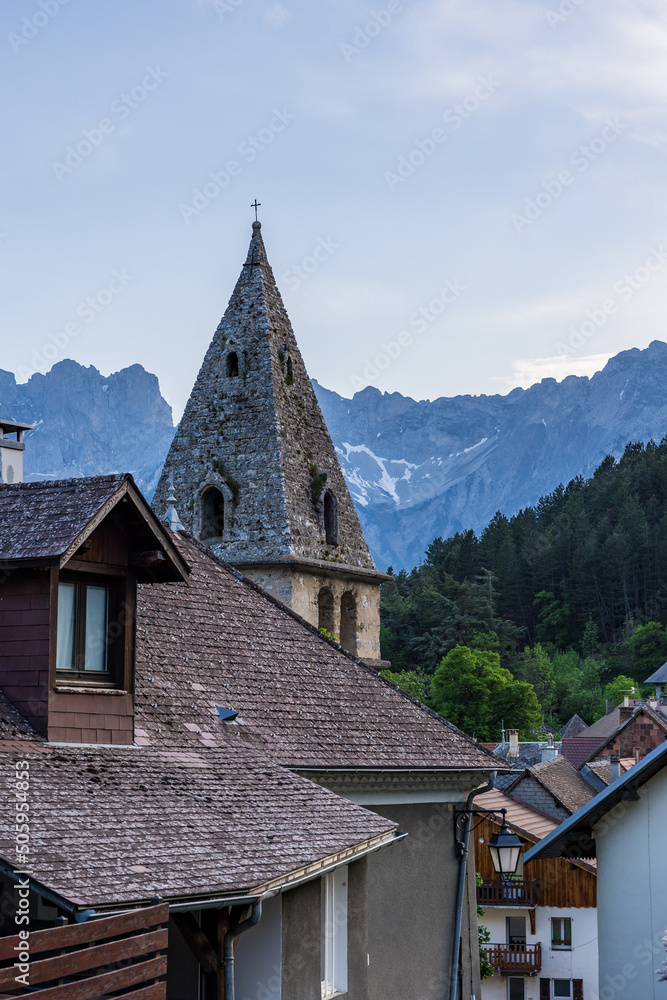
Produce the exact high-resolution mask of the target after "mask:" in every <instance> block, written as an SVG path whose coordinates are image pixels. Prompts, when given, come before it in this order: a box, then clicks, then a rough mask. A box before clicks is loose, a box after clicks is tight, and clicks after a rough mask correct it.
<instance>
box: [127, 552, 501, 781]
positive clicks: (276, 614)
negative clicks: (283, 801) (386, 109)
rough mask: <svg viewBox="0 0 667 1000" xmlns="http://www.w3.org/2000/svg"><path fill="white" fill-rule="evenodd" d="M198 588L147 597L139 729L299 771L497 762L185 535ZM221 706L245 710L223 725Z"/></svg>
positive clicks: (140, 612)
mask: <svg viewBox="0 0 667 1000" xmlns="http://www.w3.org/2000/svg"><path fill="white" fill-rule="evenodd" d="M173 537H175V538H176V541H177V544H178V546H179V547H180V549H181V552H182V554H183V556H184V558H185V560H186V561H187V563H188V564H189V565H190V567H191V576H190V581H189V585H187V586H183V585H180V584H167V585H164V584H160V585H153V586H144V587H142V588H141V589H140V590H139V592H138V598H137V605H138V607H137V653H136V674H137V678H136V715H135V721H136V726H137V727H138V729H137V736H138V738H139V740H140V741H142V742H150V744H151V745H155V744H156V743H157V742H160V743H161V744H167V743H172V744H174V745H178V746H183V745H187V744H188V743H190V744H192V745H193V746H208V745H222V746H228V747H233V746H250V747H253V748H255V749H262V751H263V752H264V753H266V754H267V755H268V756H269V757H270V758H271V760H274V761H277V762H279V763H281V764H284V765H287V766H291V767H296V768H309V769H312V768H318V767H319V768H339V769H349V768H369V769H370V768H448V769H457V770H459V769H471V770H472V769H483V770H487V771H488V770H490V769H493V768H497V767H498V761H497V759H496V758H494V757H492V756H491V755H490V754H488V753H487V752H486V751H485V750H483V749H482V748H481V747H480V746H479V745H477V744H475V743H473V741H472V740H470V739H469V738H468V737H466V736H464V735H463V733H461V732H460V731H459V730H458V729H456V728H455V727H453V726H451V725H450V724H449V723H447V722H445V720H444V719H442V718H440V716H438V715H436V714H435V713H434V712H432V711H430V710H429V709H427V708H425V707H424V706H423V705H420V704H419V703H418V702H417V701H415V700H414V699H412V698H410V697H409V696H408V695H406V694H404V693H403V692H401V691H399V689H398V688H396V687H395V686H394V685H392V684H390V683H389V682H387V681H385V680H384V679H383V678H382V677H380V676H379V675H378V674H377V673H376V672H375V671H373V670H371V669H370V668H368V667H366V666H364V665H363V664H361V663H359V662H358V661H356V660H355V659H354V658H353V657H351V656H349V655H348V654H346V653H344V652H343V651H342V650H340V649H339V648H337V647H336V646H335V645H334V644H333V643H331V642H329V641H328V640H327V639H325V638H324V637H323V636H322V635H321V633H320V632H319V631H318V630H317V629H316V628H314V627H312V626H310V625H308V624H307V623H305V622H304V621H303V620H302V619H300V618H299V617H298V616H297V615H295V614H294V613H293V612H291V611H289V610H287V609H286V608H285V607H284V606H283V605H281V604H279V603H278V602H277V601H274V600H273V599H272V598H271V597H269V596H268V595H267V594H266V593H265V592H264V591H262V590H261V589H260V588H259V587H257V586H255V585H254V584H252V583H251V582H249V581H248V580H246V579H245V578H243V577H241V576H240V574H238V573H237V572H236V571H234V570H232V569H231V567H228V566H227V565H226V564H224V563H222V562H221V561H220V560H219V559H217V558H216V557H215V556H212V555H211V554H210V553H209V552H208V551H206V550H204V549H203V548H202V547H201V546H199V545H198V544H196V543H194V542H193V541H192V540H190V539H189V537H185V536H184V535H183V534H182V533H181V534H177V535H175V536H173ZM216 706H221V707H224V708H229V709H234V710H235V711H237V712H239V716H238V722H239V723H240V724H239V725H228V724H225V723H223V722H221V721H220V718H219V716H218V713H217V708H216Z"/></svg>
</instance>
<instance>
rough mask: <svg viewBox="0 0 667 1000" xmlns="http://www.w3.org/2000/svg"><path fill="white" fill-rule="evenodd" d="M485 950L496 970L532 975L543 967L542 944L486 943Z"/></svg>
mask: <svg viewBox="0 0 667 1000" xmlns="http://www.w3.org/2000/svg"><path fill="white" fill-rule="evenodd" d="M484 951H485V952H486V957H487V958H488V960H489V962H490V963H491V965H492V966H493V968H494V969H495V970H496V972H506V973H513V972H514V973H518V974H519V975H526V976H532V975H534V974H535V973H537V972H539V971H540V969H541V968H542V945H541V944H540V942H539V941H538V942H537V944H485V945H484Z"/></svg>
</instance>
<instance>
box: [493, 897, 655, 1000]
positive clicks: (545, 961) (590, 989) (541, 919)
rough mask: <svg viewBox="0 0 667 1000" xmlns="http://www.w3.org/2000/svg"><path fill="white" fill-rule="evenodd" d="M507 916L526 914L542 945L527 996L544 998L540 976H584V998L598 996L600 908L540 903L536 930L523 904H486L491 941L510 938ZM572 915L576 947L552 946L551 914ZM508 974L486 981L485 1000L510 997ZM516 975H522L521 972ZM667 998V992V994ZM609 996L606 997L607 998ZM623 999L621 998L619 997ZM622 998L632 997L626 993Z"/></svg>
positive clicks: (532, 940) (529, 939)
mask: <svg viewBox="0 0 667 1000" xmlns="http://www.w3.org/2000/svg"><path fill="white" fill-rule="evenodd" d="M507 917H525V919H526V944H527V945H535V944H537V942H538V941H539V942H540V943H541V945H542V970H541V972H539V973H538V974H537V975H536V976H526V977H525V989H526V1000H540V979H541V978H543V979H583V981H584V1000H598V947H597V933H598V931H597V919H596V911H595V909H594V908H592V907H572V908H568V909H566V908H563V907H556V906H538V907H537V909H536V911H535V933H534V934H531V931H530V914H529V911H528V910H525V909H521V908H520V907H507V908H505V909H501V908H500V907H498V908H496V907H486V908H485V911H484V916H483V917H480V918H479V922H480V924H483V925H485V926H486V927H488V928H489V931H490V933H491V942H490V943H491V944H504V943H505V942H506V940H507V931H506V923H505V920H506V918H507ZM552 917H570V918H571V919H572V949H571V950H570V951H565V950H562V949H555V950H552V948H551V918H552ZM507 978H508V977H507V976H500V975H498V974H496V975H494V976H493V977H492V978H490V979H485V980H484V981H483V982H482V997H483V1000H507ZM516 978H521V977H520V976H517V977H516ZM665 997H666V998H667V993H666V994H665ZM603 1000H606V998H603ZM619 1000H621V998H620V997H619ZM622 1000H629V998H625V997H623V998H622Z"/></svg>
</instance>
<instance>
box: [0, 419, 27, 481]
mask: <svg viewBox="0 0 667 1000" xmlns="http://www.w3.org/2000/svg"><path fill="white" fill-rule="evenodd" d="M32 429H33V425H32V424H17V423H16V421H15V420H0V482H2V483H22V482H23V452H24V450H25V442H24V440H23V434H24V432H25V431H31V430H32Z"/></svg>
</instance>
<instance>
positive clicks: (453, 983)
mask: <svg viewBox="0 0 667 1000" xmlns="http://www.w3.org/2000/svg"><path fill="white" fill-rule="evenodd" d="M495 782H496V771H492V772H491V777H490V778H489V780H488V782H487V784H486V785H482V787H481V788H474V789H473V790H472V792H471V793H470V795H469V796H468V798H467V799H466V806H465V807H466V825H465V831H464V834H463V844H462V850H461V860H460V861H459V878H458V883H457V886H456V917H455V920H454V943H453V945H452V976H451V979H450V983H449V1000H456V994H457V992H458V985H459V984H458V978H459V947H460V940H461V920H462V918H463V890H464V888H465V881H466V867H467V861H468V840H469V838H470V828H471V826H472V803H473V799H474V798H475V796H476V795H483V794H484V792H490V791H491V789H492V788H494V787H495ZM454 808H456V807H454Z"/></svg>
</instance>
